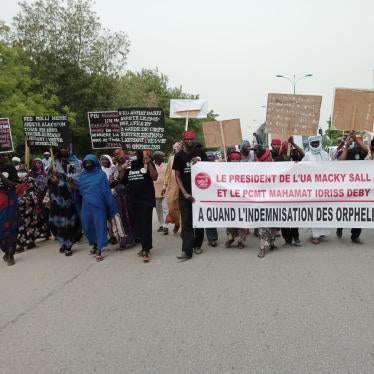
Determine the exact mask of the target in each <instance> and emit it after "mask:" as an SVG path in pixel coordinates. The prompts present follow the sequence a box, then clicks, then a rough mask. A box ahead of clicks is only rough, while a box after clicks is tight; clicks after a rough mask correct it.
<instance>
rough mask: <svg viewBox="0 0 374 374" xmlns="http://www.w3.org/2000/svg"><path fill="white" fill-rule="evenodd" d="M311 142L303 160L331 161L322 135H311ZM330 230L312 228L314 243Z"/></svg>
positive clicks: (309, 139)
mask: <svg viewBox="0 0 374 374" xmlns="http://www.w3.org/2000/svg"><path fill="white" fill-rule="evenodd" d="M308 143H309V151H308V152H306V153H305V156H304V157H303V159H302V160H301V161H303V162H304V161H315V162H322V161H329V160H330V156H329V155H328V153H327V152H325V151H324V150H323V149H322V136H321V135H315V136H309V138H308ZM329 232H330V231H329V230H328V229H325V228H322V227H321V228H319V227H318V228H317V227H313V228H312V243H313V244H319V243H320V242H321V238H323V237H325V236H326V235H328V234H329Z"/></svg>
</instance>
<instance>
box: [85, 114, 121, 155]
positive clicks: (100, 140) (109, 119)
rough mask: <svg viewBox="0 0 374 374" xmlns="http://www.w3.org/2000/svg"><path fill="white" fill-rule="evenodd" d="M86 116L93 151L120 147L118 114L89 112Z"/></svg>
mask: <svg viewBox="0 0 374 374" xmlns="http://www.w3.org/2000/svg"><path fill="white" fill-rule="evenodd" d="M87 114H88V125H89V128H90V134H91V143H92V148H93V149H111V148H121V147H122V143H121V126H120V124H119V117H118V112H89V113H87Z"/></svg>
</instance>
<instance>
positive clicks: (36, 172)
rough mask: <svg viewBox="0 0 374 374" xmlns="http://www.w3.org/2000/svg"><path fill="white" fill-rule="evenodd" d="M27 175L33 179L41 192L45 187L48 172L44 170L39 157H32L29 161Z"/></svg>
mask: <svg viewBox="0 0 374 374" xmlns="http://www.w3.org/2000/svg"><path fill="white" fill-rule="evenodd" d="M29 177H30V178H32V179H34V181H35V184H36V186H37V188H38V190H39V191H40V192H43V191H44V190H45V189H46V188H47V183H48V174H47V172H46V171H45V170H44V165H43V162H42V160H41V159H40V158H36V159H34V160H33V162H32V163H31V170H30V172H29Z"/></svg>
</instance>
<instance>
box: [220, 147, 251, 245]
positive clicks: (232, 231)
mask: <svg viewBox="0 0 374 374" xmlns="http://www.w3.org/2000/svg"><path fill="white" fill-rule="evenodd" d="M227 153H228V154H227V160H228V162H241V160H242V155H241V154H240V152H237V151H235V149H234V150H229V151H228V152H227ZM248 232H249V230H248V229H240V228H236V227H230V228H228V229H226V234H227V237H228V239H227V240H226V243H225V247H226V248H231V246H232V245H233V244H234V242H235V240H236V239H237V244H236V245H237V247H238V248H239V249H243V248H244V242H245V240H246V239H247V235H248Z"/></svg>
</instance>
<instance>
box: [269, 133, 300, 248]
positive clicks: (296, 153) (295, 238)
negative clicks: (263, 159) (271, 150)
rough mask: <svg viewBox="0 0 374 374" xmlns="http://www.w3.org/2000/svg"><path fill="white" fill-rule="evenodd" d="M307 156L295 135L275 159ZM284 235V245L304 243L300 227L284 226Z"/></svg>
mask: <svg viewBox="0 0 374 374" xmlns="http://www.w3.org/2000/svg"><path fill="white" fill-rule="evenodd" d="M304 156H305V154H304V151H303V150H302V149H301V148H300V147H299V146H298V145H297V144H296V143H295V142H294V139H293V136H291V137H290V138H289V139H288V140H286V141H284V142H283V143H282V145H281V148H280V149H279V155H278V156H277V157H276V158H275V159H273V160H274V161H276V162H284V161H294V162H299V161H301V160H302V159H303V157H304ZM281 232H282V237H283V239H284V241H285V243H284V245H283V246H284V247H286V248H287V247H290V246H292V244H294V245H295V246H297V247H300V246H301V245H302V243H301V241H300V235H299V229H298V227H282V228H281Z"/></svg>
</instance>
